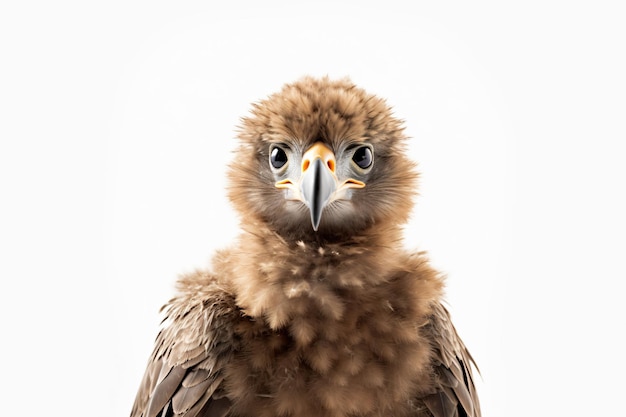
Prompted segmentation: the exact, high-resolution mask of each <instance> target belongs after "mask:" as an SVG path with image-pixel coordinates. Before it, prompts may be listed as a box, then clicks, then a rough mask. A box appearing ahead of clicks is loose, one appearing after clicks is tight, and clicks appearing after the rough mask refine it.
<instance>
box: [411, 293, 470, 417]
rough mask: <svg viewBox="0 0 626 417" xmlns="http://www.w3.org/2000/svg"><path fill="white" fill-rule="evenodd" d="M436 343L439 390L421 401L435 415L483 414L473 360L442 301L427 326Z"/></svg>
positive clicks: (457, 416)
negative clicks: (477, 391)
mask: <svg viewBox="0 0 626 417" xmlns="http://www.w3.org/2000/svg"><path fill="white" fill-rule="evenodd" d="M425 331H426V332H430V334H429V336H430V337H431V341H432V343H433V352H434V362H435V363H434V365H435V378H436V392H435V393H433V394H430V395H428V396H426V397H424V398H422V401H423V402H424V404H425V405H426V407H427V408H428V410H429V411H430V413H431V415H432V416H433V417H480V404H479V402H478V395H477V394H476V388H475V386H474V379H473V376H472V369H471V366H472V365H473V366H474V367H475V368H476V370H477V371H478V367H477V366H476V363H475V362H474V359H473V358H472V356H471V355H470V354H469V352H468V351H467V348H466V347H465V345H464V344H463V342H462V341H461V338H460V337H459V335H458V334H457V332H456V330H455V328H454V326H453V325H452V321H451V320H450V314H449V313H448V311H447V310H446V308H445V307H444V306H443V305H441V304H439V305H438V306H437V307H436V308H435V309H434V313H433V316H432V320H431V322H430V323H429V324H428V325H427V326H426V328H425Z"/></svg>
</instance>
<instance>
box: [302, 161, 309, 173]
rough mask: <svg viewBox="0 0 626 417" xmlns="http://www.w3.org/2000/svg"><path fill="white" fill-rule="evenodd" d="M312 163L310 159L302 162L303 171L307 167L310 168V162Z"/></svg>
mask: <svg viewBox="0 0 626 417" xmlns="http://www.w3.org/2000/svg"><path fill="white" fill-rule="evenodd" d="M310 163H311V161H309V160H308V159H305V160H304V161H303V162H302V172H304V171H306V170H307V169H309V164H310Z"/></svg>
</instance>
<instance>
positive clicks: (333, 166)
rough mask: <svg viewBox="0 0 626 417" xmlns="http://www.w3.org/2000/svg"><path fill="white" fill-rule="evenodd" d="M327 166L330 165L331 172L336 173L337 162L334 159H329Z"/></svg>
mask: <svg viewBox="0 0 626 417" xmlns="http://www.w3.org/2000/svg"><path fill="white" fill-rule="evenodd" d="M326 165H328V169H330V172H335V160H334V159H329V160H328V162H326Z"/></svg>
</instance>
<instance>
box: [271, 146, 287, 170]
mask: <svg viewBox="0 0 626 417" xmlns="http://www.w3.org/2000/svg"><path fill="white" fill-rule="evenodd" d="M270 163H271V164H272V166H273V167H274V168H276V169H278V168H281V167H282V166H283V165H285V164H286V163H287V154H286V153H285V151H283V150H282V149H280V148H279V147H278V146H277V147H275V148H274V149H272V152H271V153H270Z"/></svg>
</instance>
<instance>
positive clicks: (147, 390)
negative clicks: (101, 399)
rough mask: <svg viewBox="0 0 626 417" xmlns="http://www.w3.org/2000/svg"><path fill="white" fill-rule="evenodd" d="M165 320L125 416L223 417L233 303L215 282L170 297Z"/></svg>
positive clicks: (226, 402) (235, 311)
mask: <svg viewBox="0 0 626 417" xmlns="http://www.w3.org/2000/svg"><path fill="white" fill-rule="evenodd" d="M164 309H166V317H165V319H164V322H166V323H167V325H166V326H165V327H164V328H163V329H162V330H161V331H160V332H159V335H158V336H157V339H156V346H155V348H154V352H153V354H152V356H151V358H150V361H149V362H148V367H147V369H146V372H145V374H144V377H143V380H142V382H141V385H140V387H139V391H138V392H137V396H136V398H135V403H134V405H133V409H132V411H131V414H130V415H131V417H155V416H161V417H166V416H167V417H169V416H185V417H196V416H197V417H204V416H211V417H223V416H224V415H226V413H227V412H228V410H229V408H230V401H229V400H228V398H226V397H225V396H224V393H223V390H222V380H223V375H222V374H223V372H222V370H223V369H224V366H226V364H227V363H228V362H229V360H230V358H231V356H232V353H233V351H234V349H235V346H234V338H233V333H232V329H233V327H234V321H235V320H236V319H237V317H238V309H237V308H236V305H235V303H234V300H233V299H232V297H230V296H229V295H228V294H227V293H225V292H224V291H223V290H221V289H220V288H218V287H217V285H214V284H213V285H212V286H209V288H202V289H201V291H200V292H195V293H194V294H188V295H181V296H179V297H177V298H174V299H173V300H171V301H170V302H169V303H168V305H166V306H165V307H164Z"/></svg>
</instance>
